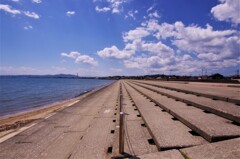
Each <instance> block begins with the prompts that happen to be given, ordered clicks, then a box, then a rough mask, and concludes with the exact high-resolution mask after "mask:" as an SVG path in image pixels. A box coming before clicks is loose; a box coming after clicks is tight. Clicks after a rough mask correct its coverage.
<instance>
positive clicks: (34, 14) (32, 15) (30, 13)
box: [24, 11, 40, 19]
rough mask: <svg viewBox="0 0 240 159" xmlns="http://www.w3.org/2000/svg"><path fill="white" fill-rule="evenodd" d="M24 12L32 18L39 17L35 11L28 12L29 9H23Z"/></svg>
mask: <svg viewBox="0 0 240 159" xmlns="http://www.w3.org/2000/svg"><path fill="white" fill-rule="evenodd" d="M24 14H25V15H26V16H28V17H30V18H33V19H39V18H40V16H39V15H38V14H37V13H35V12H30V11H24Z"/></svg>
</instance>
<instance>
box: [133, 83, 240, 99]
mask: <svg viewBox="0 0 240 159" xmlns="http://www.w3.org/2000/svg"><path fill="white" fill-rule="evenodd" d="M136 82H141V83H145V84H150V85H153V86H158V87H161V88H167V89H170V90H176V91H181V92H186V93H189V94H196V95H201V96H204V97H208V98H215V99H219V100H224V101H227V102H231V103H237V104H240V92H239V87H216V86H211V85H202V84H194V85H192V84H187V83H185V82H184V83H182V84H181V83H179V82H178V83H173V82H171V83H170V82H162V81H161V82H160V81H139V80H138V81H136Z"/></svg>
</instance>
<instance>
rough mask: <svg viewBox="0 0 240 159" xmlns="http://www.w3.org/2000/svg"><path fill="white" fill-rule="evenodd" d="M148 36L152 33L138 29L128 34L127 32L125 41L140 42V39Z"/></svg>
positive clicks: (141, 28) (124, 37) (124, 36)
mask: <svg viewBox="0 0 240 159" xmlns="http://www.w3.org/2000/svg"><path fill="white" fill-rule="evenodd" d="M148 35H150V33H149V32H148V31H147V30H146V29H145V28H143V27H138V28H136V29H134V30H130V31H128V32H125V33H124V34H123V40H124V41H125V42H127V41H133V40H139V39H141V38H144V37H146V36H148Z"/></svg>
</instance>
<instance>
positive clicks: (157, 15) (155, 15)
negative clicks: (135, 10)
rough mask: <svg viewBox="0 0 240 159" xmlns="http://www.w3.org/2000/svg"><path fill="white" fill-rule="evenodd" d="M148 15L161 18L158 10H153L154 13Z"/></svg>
mask: <svg viewBox="0 0 240 159" xmlns="http://www.w3.org/2000/svg"><path fill="white" fill-rule="evenodd" d="M148 16H149V17H150V18H160V15H159V14H158V12H157V11H154V12H152V13H149V14H148Z"/></svg>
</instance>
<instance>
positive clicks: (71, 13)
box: [66, 11, 76, 16]
mask: <svg viewBox="0 0 240 159" xmlns="http://www.w3.org/2000/svg"><path fill="white" fill-rule="evenodd" d="M66 14H67V16H72V15H74V14H76V13H75V12H74V11H67V12H66Z"/></svg>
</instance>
